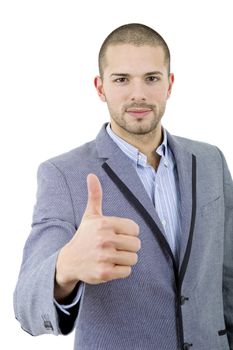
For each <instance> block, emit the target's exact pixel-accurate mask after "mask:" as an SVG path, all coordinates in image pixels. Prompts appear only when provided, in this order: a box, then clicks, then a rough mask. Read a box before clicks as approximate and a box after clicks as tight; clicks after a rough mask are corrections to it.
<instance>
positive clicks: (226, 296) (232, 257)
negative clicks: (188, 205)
mask: <svg viewBox="0 0 233 350" xmlns="http://www.w3.org/2000/svg"><path fill="white" fill-rule="evenodd" d="M221 155H222V154H221ZM222 161H223V174H224V176H223V178H224V180H223V186H224V200H225V243H224V265H223V303H224V318H225V323H226V329H227V336H228V340H229V344H230V348H231V349H233V183H232V178H231V175H230V172H229V169H228V167H227V164H226V161H225V159H224V157H223V155H222Z"/></svg>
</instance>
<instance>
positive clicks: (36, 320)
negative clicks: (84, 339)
mask: <svg viewBox="0 0 233 350" xmlns="http://www.w3.org/2000/svg"><path fill="white" fill-rule="evenodd" d="M37 181H38V188H37V198H36V204H35V206H34V211H33V220H32V227H31V233H30V235H29V237H28V239H27V241H26V244H25V247H24V252H23V261H22V265H21V269H20V273H19V278H18V282H17V285H16V288H15V292H14V310H15V316H16V318H17V320H18V321H19V322H20V324H21V326H22V328H23V329H24V330H25V331H26V332H28V333H30V334H31V335H40V334H44V333H52V334H55V335H58V334H60V333H63V332H62V322H63V323H64V321H65V322H66V329H65V330H64V333H66V334H67V333H68V332H70V331H71V330H72V328H73V327H74V323H75V319H76V317H77V313H78V308H79V303H78V304H77V305H76V306H75V307H74V308H73V310H72V312H71V316H70V317H69V318H68V317H66V316H65V315H62V312H61V311H59V310H58V309H57V307H56V306H55V304H54V276H55V267H56V260H57V255H58V253H59V251H60V249H61V248H62V247H63V246H64V245H65V244H66V243H67V242H68V241H69V240H70V239H71V238H72V236H73V235H74V233H75V232H76V230H77V228H76V227H75V216H74V209H73V204H72V197H71V193H70V190H69V186H68V184H67V181H66V178H65V177H64V175H63V174H62V173H61V171H60V170H59V169H58V168H57V167H56V166H55V165H54V164H53V163H51V162H50V161H46V162H44V163H42V164H41V165H40V166H39V169H38V174H37ZM67 322H68V323H67Z"/></svg>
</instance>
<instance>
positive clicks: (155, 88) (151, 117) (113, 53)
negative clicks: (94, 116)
mask: <svg viewBox="0 0 233 350" xmlns="http://www.w3.org/2000/svg"><path fill="white" fill-rule="evenodd" d="M173 80H174V77H173V75H172V74H170V76H168V71H167V65H166V63H165V59H164V51H163V49H162V48H161V47H159V46H158V47H153V46H148V45H144V46H139V47H137V46H134V45H131V44H123V45H115V46H109V47H108V49H107V52H106V57H105V62H104V67H103V77H102V79H101V78H100V77H97V78H96V79H95V86H96V88H97V91H98V94H99V96H100V98H101V100H102V101H106V102H107V105H108V109H109V112H110V117H111V125H112V128H113V130H115V131H117V133H118V134H120V135H121V134H125V132H127V133H130V134H137V135H145V134H148V133H150V132H152V131H154V130H155V129H156V128H158V127H161V124H160V121H161V118H162V116H163V114H164V111H165V107H166V102H167V99H168V97H169V96H170V93H171V88H172V84H173Z"/></svg>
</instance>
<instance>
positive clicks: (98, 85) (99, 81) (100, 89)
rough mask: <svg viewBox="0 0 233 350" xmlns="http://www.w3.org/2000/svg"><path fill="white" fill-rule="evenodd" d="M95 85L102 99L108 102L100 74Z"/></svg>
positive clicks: (95, 80)
mask: <svg viewBox="0 0 233 350" xmlns="http://www.w3.org/2000/svg"><path fill="white" fill-rule="evenodd" d="M94 85H95V88H96V90H97V93H98V95H99V97H100V99H101V101H103V102H106V97H105V94H104V88H103V81H102V79H101V77H100V76H96V77H95V79H94Z"/></svg>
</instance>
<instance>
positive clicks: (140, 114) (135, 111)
mask: <svg viewBox="0 0 233 350" xmlns="http://www.w3.org/2000/svg"><path fill="white" fill-rule="evenodd" d="M151 111H152V109H150V108H128V109H127V110H126V112H127V113H128V114H129V115H131V116H132V117H137V118H144V117H146V116H147V115H148V114H149V113H150V112H151Z"/></svg>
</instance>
